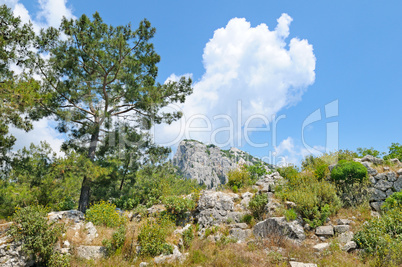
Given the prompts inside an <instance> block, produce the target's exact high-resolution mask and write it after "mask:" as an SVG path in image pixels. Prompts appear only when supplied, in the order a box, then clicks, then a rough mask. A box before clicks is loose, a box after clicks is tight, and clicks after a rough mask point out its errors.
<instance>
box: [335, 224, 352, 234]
mask: <svg viewBox="0 0 402 267" xmlns="http://www.w3.org/2000/svg"><path fill="white" fill-rule="evenodd" d="M349 229H350V226H349V225H335V226H334V230H335V233H338V234H342V233H345V232H348V231H349Z"/></svg>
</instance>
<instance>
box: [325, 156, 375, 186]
mask: <svg viewBox="0 0 402 267" xmlns="http://www.w3.org/2000/svg"><path fill="white" fill-rule="evenodd" d="M331 180H332V181H334V183H335V184H336V185H337V186H338V187H340V188H342V187H347V186H350V185H353V184H356V183H363V182H365V181H367V180H368V174H367V169H366V167H364V166H363V164H361V163H360V162H354V161H346V160H341V161H339V162H338V164H337V165H336V166H335V167H334V168H333V169H332V171H331Z"/></svg>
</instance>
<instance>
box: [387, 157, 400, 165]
mask: <svg viewBox="0 0 402 267" xmlns="http://www.w3.org/2000/svg"><path fill="white" fill-rule="evenodd" d="M389 161H391V163H392V164H395V165H397V166H400V165H401V162H400V161H399V159H390V160H389Z"/></svg>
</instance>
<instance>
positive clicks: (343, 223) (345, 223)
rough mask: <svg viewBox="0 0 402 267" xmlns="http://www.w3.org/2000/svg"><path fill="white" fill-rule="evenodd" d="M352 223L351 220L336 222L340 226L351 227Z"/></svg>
mask: <svg viewBox="0 0 402 267" xmlns="http://www.w3.org/2000/svg"><path fill="white" fill-rule="evenodd" d="M351 222H352V221H351V220H349V219H338V220H336V224H338V225H349V224H350V223H351Z"/></svg>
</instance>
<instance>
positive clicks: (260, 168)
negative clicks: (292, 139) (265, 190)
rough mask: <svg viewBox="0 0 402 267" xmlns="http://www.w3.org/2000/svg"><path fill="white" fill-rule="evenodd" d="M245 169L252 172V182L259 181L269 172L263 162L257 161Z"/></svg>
mask: <svg viewBox="0 0 402 267" xmlns="http://www.w3.org/2000/svg"><path fill="white" fill-rule="evenodd" d="M245 169H246V171H247V172H248V173H249V174H250V178H251V180H252V183H253V182H255V181H257V180H258V179H259V178H260V177H261V176H263V175H265V174H267V170H266V169H265V166H264V165H263V164H262V163H261V162H257V163H255V164H253V165H250V166H245Z"/></svg>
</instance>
